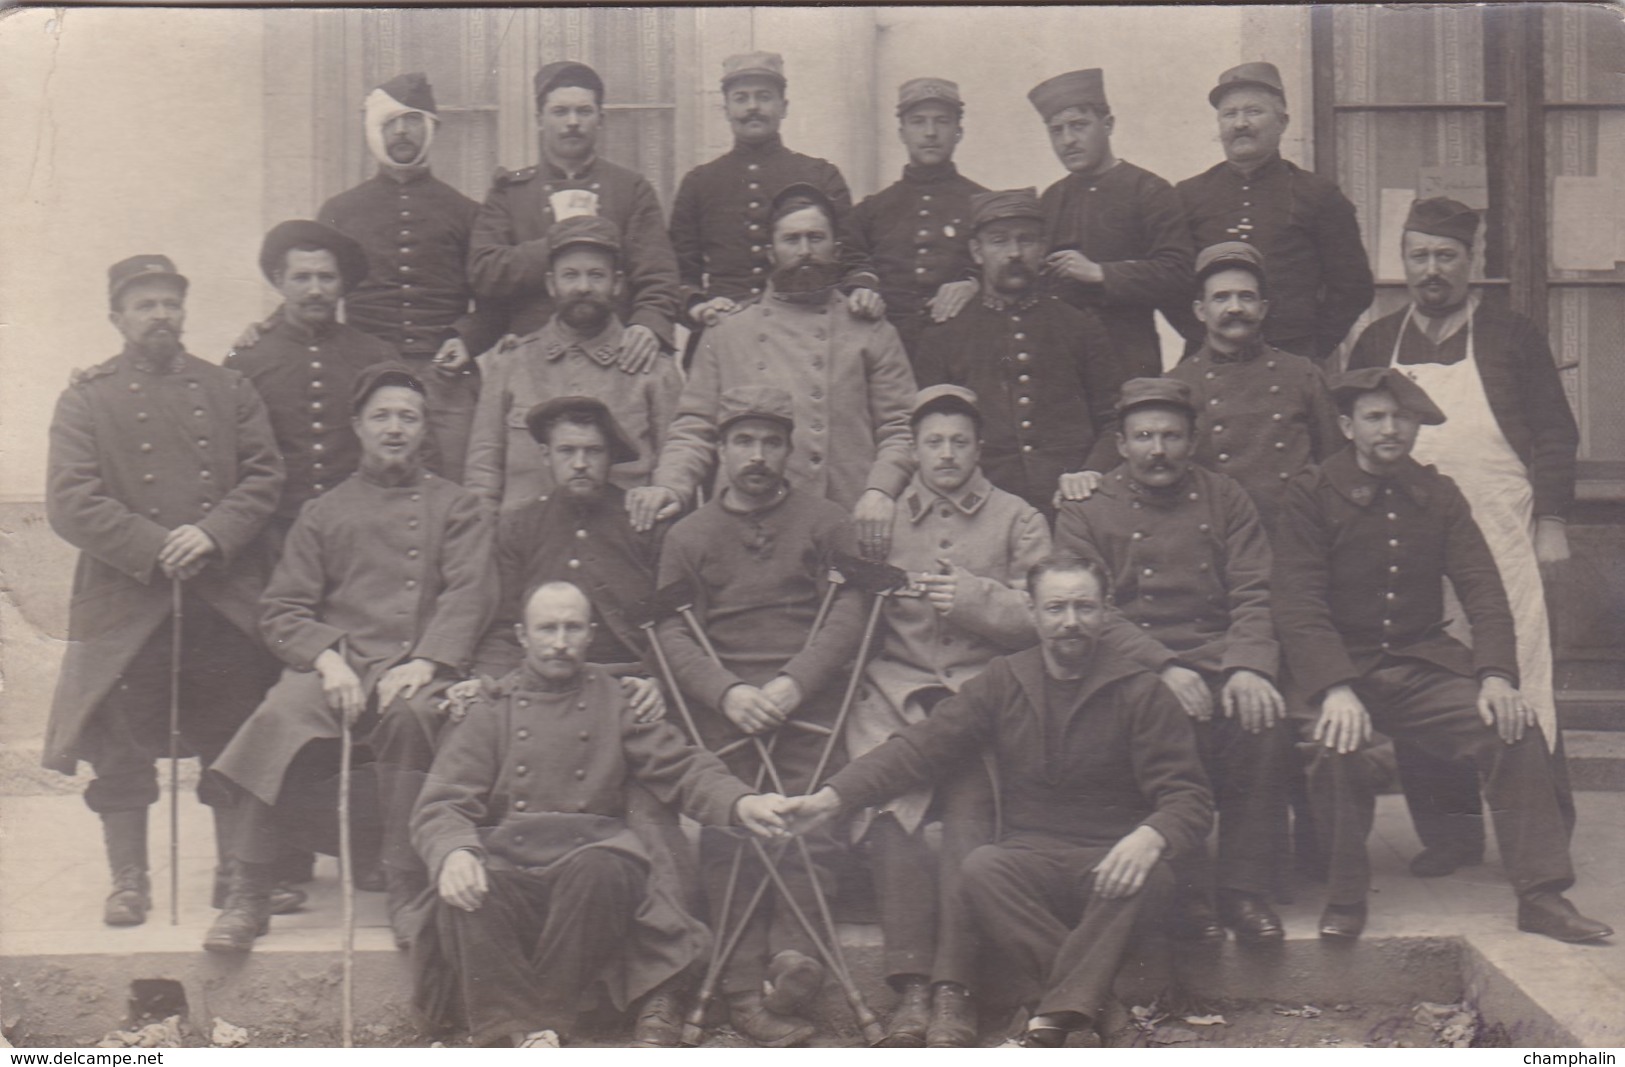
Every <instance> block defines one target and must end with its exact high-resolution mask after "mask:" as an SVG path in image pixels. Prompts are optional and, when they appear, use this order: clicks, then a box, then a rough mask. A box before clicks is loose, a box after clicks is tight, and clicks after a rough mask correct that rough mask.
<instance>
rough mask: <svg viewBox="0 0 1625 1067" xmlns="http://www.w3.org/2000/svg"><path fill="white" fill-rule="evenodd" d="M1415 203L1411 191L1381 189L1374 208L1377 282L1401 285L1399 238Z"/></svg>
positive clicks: (1403, 274)
mask: <svg viewBox="0 0 1625 1067" xmlns="http://www.w3.org/2000/svg"><path fill="white" fill-rule="evenodd" d="M1415 200H1416V190H1414V189H1384V190H1383V191H1382V200H1381V201H1380V202H1379V203H1378V205H1377V280H1378V281H1379V282H1402V281H1404V280H1405V260H1404V257H1403V256H1402V255H1401V252H1400V247H1399V245H1400V239H1401V238H1402V237H1403V236H1404V234H1405V219H1406V217H1407V216H1408V215H1410V213H1411V203H1412V202H1413V201H1415Z"/></svg>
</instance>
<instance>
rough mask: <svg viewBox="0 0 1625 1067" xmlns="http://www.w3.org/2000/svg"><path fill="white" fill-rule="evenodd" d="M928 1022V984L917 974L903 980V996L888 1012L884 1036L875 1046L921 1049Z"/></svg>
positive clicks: (929, 1001)
mask: <svg viewBox="0 0 1625 1067" xmlns="http://www.w3.org/2000/svg"><path fill="white" fill-rule="evenodd" d="M930 1025H931V983H930V982H928V981H926V980H925V979H924V978H921V977H920V976H919V975H913V976H911V977H908V978H905V979H903V996H902V999H901V1000H899V1001H898V1002H897V1010H896V1011H894V1012H892V1017H891V1025H890V1026H889V1027H887V1029H886V1036H885V1037H883V1038H881V1039H880V1040H879V1041H878V1042H876V1043H875V1047H876V1048H924V1047H925V1034H926V1028H927V1027H928V1026H930Z"/></svg>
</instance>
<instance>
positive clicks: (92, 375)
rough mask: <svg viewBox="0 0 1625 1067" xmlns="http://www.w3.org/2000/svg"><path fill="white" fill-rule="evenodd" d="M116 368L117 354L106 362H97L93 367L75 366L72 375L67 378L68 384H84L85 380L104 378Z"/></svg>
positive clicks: (91, 380)
mask: <svg viewBox="0 0 1625 1067" xmlns="http://www.w3.org/2000/svg"><path fill="white" fill-rule="evenodd" d="M117 369H118V357H117V356H114V357H113V358H112V359H109V360H107V361H106V362H103V363H98V364H96V365H95V366H94V367H75V368H74V371H73V374H72V376H71V377H69V379H68V384H69V385H84V384H85V383H86V382H93V381H95V380H96V379H97V378H105V377H107V376H108V375H109V374H112V373H113V372H114V371H115V370H117Z"/></svg>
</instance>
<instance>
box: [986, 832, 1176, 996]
mask: <svg viewBox="0 0 1625 1067" xmlns="http://www.w3.org/2000/svg"><path fill="white" fill-rule="evenodd" d="M1109 851H1111V848H1110V846H1105V845H1101V846H1094V847H1089V846H1081V845H1063V844H1059V843H1056V842H1055V841H1054V840H1053V839H1050V838H1032V837H1027V836H1022V835H1018V836H1014V837H1010V838H1006V839H1005V840H1003V841H1001V842H999V843H998V844H996V845H983V846H981V847H980V848H978V849H976V850H975V851H973V852H972V853H971V854H970V855H969V856H968V857H966V859H965V866H964V870H963V873H962V876H961V877H962V881H961V885H962V887H963V891H964V894H965V899H966V902H967V903H968V905H969V910H970V913H971V917H972V919H973V921H974V922H975V923H976V924H977V926H978V928H979V929H980V931H981V936H982V939H983V942H984V943H985V944H986V945H987V946H988V950H989V960H990V964H991V966H990V968H989V970H990V972H991V975H996V976H997V981H998V982H999V984H1001V985H1002V986H1003V988H1001V989H1000V990H999V992H1000V993H1001V994H1004V995H1007V996H1009V997H1011V998H1013V999H1014V1000H1016V1001H1017V1002H1019V1003H1020V1004H1022V1005H1024V1006H1026V1007H1027V1008H1029V1009H1030V1010H1032V1011H1033V1013H1034V1014H1038V1015H1047V1014H1050V1013H1053V1012H1077V1013H1078V1014H1080V1015H1083V1016H1086V1017H1088V1018H1090V1019H1098V1018H1099V1017H1100V1014H1101V1012H1102V1011H1103V1010H1104V1009H1105V1006H1106V1003H1107V998H1108V997H1109V996H1111V995H1112V984H1113V983H1114V982H1115V981H1116V978H1117V973H1118V970H1119V968H1120V967H1121V966H1122V964H1123V961H1124V959H1125V957H1126V956H1127V955H1128V954H1129V952H1130V950H1131V949H1132V948H1136V947H1138V948H1142V949H1145V948H1152V947H1154V945H1155V946H1162V947H1163V948H1165V942H1164V941H1163V937H1162V935H1161V934H1160V933H1159V932H1158V927H1159V925H1161V924H1160V919H1161V917H1162V914H1163V913H1164V912H1165V910H1166V907H1167V904H1168V900H1169V897H1170V896H1171V895H1172V893H1173V890H1174V876H1173V872H1172V870H1171V869H1170V868H1169V866H1168V864H1167V863H1164V862H1161V861H1159V862H1158V863H1157V864H1156V865H1155V866H1154V867H1152V869H1151V872H1150V874H1149V875H1148V876H1147V878H1146V882H1145V885H1144V886H1143V887H1142V888H1141V889H1140V891H1139V892H1138V893H1135V894H1134V895H1133V896H1131V897H1126V898H1123V899H1119V900H1107V899H1105V898H1103V897H1101V896H1099V895H1098V894H1096V893H1095V892H1094V891H1093V882H1094V874H1093V871H1094V868H1095V865H1096V864H1098V863H1099V862H1100V861H1101V860H1102V859H1103V858H1104V857H1105V855H1106V853H1107V852H1109ZM988 981H989V983H990V984H992V983H993V982H994V981H995V978H993V977H990V978H989V979H988Z"/></svg>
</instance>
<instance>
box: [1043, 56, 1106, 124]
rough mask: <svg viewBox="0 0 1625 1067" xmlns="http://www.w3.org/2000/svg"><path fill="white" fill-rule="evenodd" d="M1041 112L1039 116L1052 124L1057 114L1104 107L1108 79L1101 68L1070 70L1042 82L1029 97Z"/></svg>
mask: <svg viewBox="0 0 1625 1067" xmlns="http://www.w3.org/2000/svg"><path fill="white" fill-rule="evenodd" d="M1027 99H1028V100H1030V101H1032V105H1033V107H1034V108H1036V109H1037V110H1038V117H1039V118H1041V119H1043V120H1044V121H1045V122H1048V121H1049V120H1050V119H1051V118H1052V117H1054V116H1055V114H1056V113H1058V112H1061V111H1065V110H1066V109H1067V108H1069V107H1098V108H1104V107H1108V106H1109V105H1108V104H1107V103H1106V76H1105V74H1103V73H1102V72H1101V70H1100V68H1099V67H1090V68H1089V69H1088V70H1069V71H1067V72H1066V73H1065V74H1057V75H1056V76H1055V77H1053V78H1049V79H1047V80H1045V81H1041V82H1039V83H1038V84H1037V85H1035V86H1033V88H1032V90H1031V91H1030V92H1029V93H1028V94H1027Z"/></svg>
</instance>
